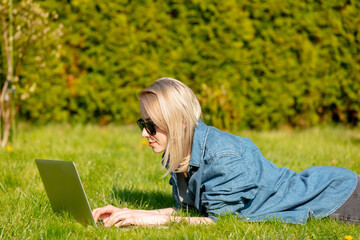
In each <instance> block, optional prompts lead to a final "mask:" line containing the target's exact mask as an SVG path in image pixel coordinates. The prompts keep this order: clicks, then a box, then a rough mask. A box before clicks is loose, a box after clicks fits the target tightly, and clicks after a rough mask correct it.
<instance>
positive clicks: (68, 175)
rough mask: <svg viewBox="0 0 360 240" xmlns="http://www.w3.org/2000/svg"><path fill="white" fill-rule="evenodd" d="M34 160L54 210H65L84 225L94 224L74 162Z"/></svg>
mask: <svg viewBox="0 0 360 240" xmlns="http://www.w3.org/2000/svg"><path fill="white" fill-rule="evenodd" d="M35 161H36V165H37V167H38V169H39V172H40V176H41V179H42V182H43V184H44V187H45V190H46V193H47V196H48V198H49V200H50V203H51V206H52V209H53V210H54V212H61V211H67V212H69V213H70V214H71V215H72V216H73V217H74V218H75V219H76V220H77V221H78V222H79V223H81V224H82V225H84V226H87V225H96V224H95V220H94V218H93V215H92V213H91V208H90V205H89V202H88V200H87V197H86V194H85V191H84V188H83V186H82V183H81V180H80V177H79V174H78V172H77V170H76V166H75V163H74V162H72V161H59V160H45V159H36V160H35Z"/></svg>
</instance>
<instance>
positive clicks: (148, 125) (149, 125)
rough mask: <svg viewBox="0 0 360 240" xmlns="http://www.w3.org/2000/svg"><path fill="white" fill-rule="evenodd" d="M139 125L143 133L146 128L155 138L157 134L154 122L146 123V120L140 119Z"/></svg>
mask: <svg viewBox="0 0 360 240" xmlns="http://www.w3.org/2000/svg"><path fill="white" fill-rule="evenodd" d="M137 125H138V126H139V128H140V130H141V131H142V130H143V129H144V128H145V129H146V131H147V132H148V133H149V134H150V135H152V136H154V135H155V134H156V126H155V124H154V123H153V122H145V121H144V120H142V119H139V120H138V121H137Z"/></svg>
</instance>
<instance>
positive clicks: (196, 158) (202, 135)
mask: <svg viewBox="0 0 360 240" xmlns="http://www.w3.org/2000/svg"><path fill="white" fill-rule="evenodd" d="M208 132H209V127H208V126H206V125H205V123H203V122H202V121H201V120H200V119H199V121H198V123H197V125H196V127H195V131H194V137H193V142H192V150H191V158H190V164H189V169H190V166H195V167H200V163H201V161H202V159H203V157H204V152H205V144H206V139H207V135H208Z"/></svg>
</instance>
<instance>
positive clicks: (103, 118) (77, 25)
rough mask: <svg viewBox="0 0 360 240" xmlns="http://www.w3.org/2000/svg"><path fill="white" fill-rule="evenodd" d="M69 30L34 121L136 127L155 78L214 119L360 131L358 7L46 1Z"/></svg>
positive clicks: (27, 107) (24, 112)
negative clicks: (178, 87)
mask: <svg viewBox="0 0 360 240" xmlns="http://www.w3.org/2000/svg"><path fill="white" fill-rule="evenodd" d="M41 4H42V5H43V6H44V7H45V8H46V9H48V10H56V11H57V12H58V14H59V19H58V22H62V23H63V24H64V31H65V35H64V37H63V46H62V58H61V63H57V64H55V65H54V66H57V67H58V68H59V67H60V68H61V69H62V71H61V73H60V74H59V73H58V71H55V72H56V73H57V74H56V75H52V69H51V68H48V69H47V70H46V72H45V73H39V78H42V81H41V84H39V86H38V87H37V92H36V95H34V96H33V97H32V98H30V99H29V100H27V101H26V102H24V105H23V106H22V108H21V116H22V117H26V118H28V119H29V120H40V119H41V121H50V120H56V121H63V120H66V121H67V120H71V121H78V122H89V121H97V122H100V123H101V124H106V123H108V122H118V123H130V122H135V120H136V119H137V118H138V115H139V110H138V101H137V92H138V91H140V90H141V89H142V88H144V87H145V86H147V85H149V84H150V83H152V82H153V81H154V80H156V79H157V78H159V77H163V76H169V77H173V78H177V79H179V80H181V81H183V82H185V83H186V84H187V85H189V86H190V87H191V88H192V89H193V90H194V91H195V93H196V94H197V96H198V98H199V99H200V102H201V105H202V107H203V111H204V114H203V117H204V120H205V121H206V122H207V123H210V124H213V125H215V126H217V127H219V128H226V129H229V128H245V127H251V128H258V129H271V128H278V127H281V126H284V125H285V126H300V127H307V126H313V125H316V124H319V123H331V122H339V123H344V124H352V125H358V124H359V118H360V116H359V112H360V102H359V99H360V54H359V46H360V33H359V31H360V28H359V26H360V2H359V1H357V0H318V1H313V0H308V1H290V0H289V1H283V0H268V1H261V0H243V1H235V0H233V1H231V0H228V1H215V0H209V1H202V0H192V1H188V0H177V1H155V0H152V1H151V0H147V1H126V0H124V1H101V0H92V1H85V0H72V1H70V0H68V1H55V0H46V1H42V2H41Z"/></svg>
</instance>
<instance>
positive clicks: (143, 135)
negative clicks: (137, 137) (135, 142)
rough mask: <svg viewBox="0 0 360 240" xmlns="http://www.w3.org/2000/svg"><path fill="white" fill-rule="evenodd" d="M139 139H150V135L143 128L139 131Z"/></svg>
mask: <svg viewBox="0 0 360 240" xmlns="http://www.w3.org/2000/svg"><path fill="white" fill-rule="evenodd" d="M141 137H143V138H148V137H150V134H149V133H148V132H147V131H146V129H145V128H143V130H142V131H141Z"/></svg>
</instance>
